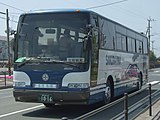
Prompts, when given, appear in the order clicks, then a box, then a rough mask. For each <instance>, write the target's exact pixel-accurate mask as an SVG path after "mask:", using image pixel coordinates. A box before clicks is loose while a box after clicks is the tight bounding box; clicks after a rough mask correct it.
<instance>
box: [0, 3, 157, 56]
mask: <svg viewBox="0 0 160 120" xmlns="http://www.w3.org/2000/svg"><path fill="white" fill-rule="evenodd" d="M119 1H122V2H120V3H117V4H110V3H115V2H119ZM106 4H110V5H106ZM102 5H106V6H103V7H97V8H92V9H90V10H92V11H94V12H97V13H99V14H101V15H103V16H105V17H107V18H109V19H111V20H114V21H116V22H118V23H120V24H122V25H125V26H127V27H129V28H131V29H133V30H135V31H137V32H144V33H146V31H147V27H148V19H151V43H150V44H151V46H150V47H151V49H152V50H153V51H154V53H155V55H156V57H160V14H159V13H158V12H159V11H160V7H159V5H160V0H43V1H42V0H1V1H0V12H6V9H8V11H9V18H10V22H9V26H10V28H11V29H14V30H16V27H17V21H18V18H19V15H20V14H22V13H24V12H28V11H33V10H40V9H63V8H65V9H66V8H67V9H87V8H91V7H96V6H102ZM5 17H6V16H5V15H3V14H0V36H6V33H5V30H6V20H5V19H4V18H5Z"/></svg>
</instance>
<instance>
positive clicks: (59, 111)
mask: <svg viewBox="0 0 160 120" xmlns="http://www.w3.org/2000/svg"><path fill="white" fill-rule="evenodd" d="M155 91H156V90H152V93H153V92H155ZM148 93H149V91H148V90H144V91H142V92H141V93H138V94H136V95H135V96H132V97H130V98H129V99H128V100H129V101H128V104H129V106H131V105H133V104H134V103H136V102H138V101H139V100H141V99H143V98H144V97H146V96H147V95H148ZM121 97H123V96H119V97H117V98H115V100H118V99H119V98H121ZM101 106H102V104H101V103H96V104H92V105H88V106H85V105H63V106H56V107H53V108H51V109H49V108H45V107H44V108H42V109H38V110H34V111H31V112H28V113H24V114H23V116H26V117H36V118H38V117H39V118H55V119H62V118H63V117H67V118H68V119H74V118H76V117H79V116H81V115H84V114H86V113H88V112H90V111H93V110H95V109H97V108H99V107H101ZM123 106H124V102H123V101H122V102H120V103H118V104H116V105H113V106H111V107H110V108H107V109H106V110H104V111H102V112H100V113H98V114H99V115H98V114H97V117H95V115H94V117H95V118H99V117H100V118H101V119H103V118H104V119H106V118H107V119H111V118H112V117H114V116H115V115H117V114H119V113H120V112H122V111H123ZM117 108H118V109H117ZM120 108H121V109H120ZM106 115H107V116H106ZM91 119H93V117H91Z"/></svg>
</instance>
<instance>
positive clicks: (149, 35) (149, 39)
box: [146, 17, 155, 52]
mask: <svg viewBox="0 0 160 120" xmlns="http://www.w3.org/2000/svg"><path fill="white" fill-rule="evenodd" d="M147 20H148V27H147V33H148V52H150V42H151V28H152V27H151V22H152V21H155V20H154V19H151V18H150V17H149V19H147ZM147 33H146V34H147Z"/></svg>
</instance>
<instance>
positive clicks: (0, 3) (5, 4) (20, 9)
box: [0, 2, 25, 12]
mask: <svg viewBox="0 0 160 120" xmlns="http://www.w3.org/2000/svg"><path fill="white" fill-rule="evenodd" d="M0 4H2V5H5V6H8V7H10V8H13V9H16V10H19V11H22V12H25V11H24V10H22V9H19V8H16V7H14V6H11V5H8V4H6V3H2V2H0Z"/></svg>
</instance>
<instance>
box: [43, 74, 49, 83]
mask: <svg viewBox="0 0 160 120" xmlns="http://www.w3.org/2000/svg"><path fill="white" fill-rule="evenodd" d="M42 79H43V80H44V81H47V80H48V79H49V76H48V74H46V73H45V74H43V75H42Z"/></svg>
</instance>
